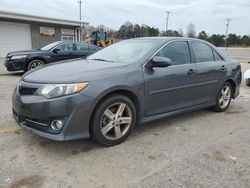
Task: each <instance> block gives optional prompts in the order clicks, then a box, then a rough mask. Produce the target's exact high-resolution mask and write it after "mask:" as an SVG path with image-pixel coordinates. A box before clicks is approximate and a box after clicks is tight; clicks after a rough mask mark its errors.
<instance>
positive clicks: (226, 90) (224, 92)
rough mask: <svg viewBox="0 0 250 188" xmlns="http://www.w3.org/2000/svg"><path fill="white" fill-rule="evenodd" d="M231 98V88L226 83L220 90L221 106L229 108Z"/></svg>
mask: <svg viewBox="0 0 250 188" xmlns="http://www.w3.org/2000/svg"><path fill="white" fill-rule="evenodd" d="M230 100H231V88H230V87H229V86H228V85H225V86H224V87H223V88H222V89H221V92H220V98H219V106H220V108H222V109H225V108H227V106H228V105H229V103H230Z"/></svg>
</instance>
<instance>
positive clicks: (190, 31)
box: [186, 23, 196, 38]
mask: <svg viewBox="0 0 250 188" xmlns="http://www.w3.org/2000/svg"><path fill="white" fill-rule="evenodd" d="M186 36H187V37H189V38H195V36H196V28H195V25H194V24H193V23H190V24H189V25H188V27H187V33H186Z"/></svg>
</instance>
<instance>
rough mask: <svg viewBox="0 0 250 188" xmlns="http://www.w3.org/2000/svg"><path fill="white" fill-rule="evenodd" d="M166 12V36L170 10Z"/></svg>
mask: <svg viewBox="0 0 250 188" xmlns="http://www.w3.org/2000/svg"><path fill="white" fill-rule="evenodd" d="M166 13H167V23H166V36H167V35H168V20H169V14H170V12H169V11H166Z"/></svg>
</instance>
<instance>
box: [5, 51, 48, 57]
mask: <svg viewBox="0 0 250 188" xmlns="http://www.w3.org/2000/svg"><path fill="white" fill-rule="evenodd" d="M32 53H44V51H42V50H25V51H14V52H10V53H8V54H7V57H11V56H16V55H27V54H32Z"/></svg>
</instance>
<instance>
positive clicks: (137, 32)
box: [134, 24, 141, 37]
mask: <svg viewBox="0 0 250 188" xmlns="http://www.w3.org/2000/svg"><path fill="white" fill-rule="evenodd" d="M140 36H141V27H140V25H139V24H135V25H134V37H140Z"/></svg>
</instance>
